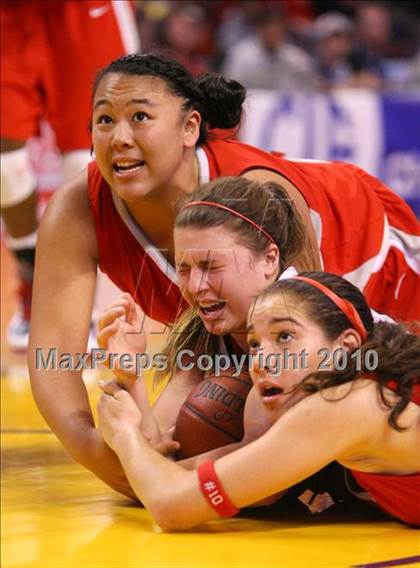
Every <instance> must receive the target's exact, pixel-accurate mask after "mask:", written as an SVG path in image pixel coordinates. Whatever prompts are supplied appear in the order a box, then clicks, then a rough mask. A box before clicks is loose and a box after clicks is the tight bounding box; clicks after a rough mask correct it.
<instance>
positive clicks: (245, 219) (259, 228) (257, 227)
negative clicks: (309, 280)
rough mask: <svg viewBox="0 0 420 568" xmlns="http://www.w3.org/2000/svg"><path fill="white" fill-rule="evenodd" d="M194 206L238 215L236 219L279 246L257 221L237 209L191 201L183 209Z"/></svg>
mask: <svg viewBox="0 0 420 568" xmlns="http://www.w3.org/2000/svg"><path fill="white" fill-rule="evenodd" d="M193 205H208V206H209V207H217V209H223V210H224V211H229V213H232V215H236V217H239V218H240V219H242V220H243V221H246V222H247V223H249V224H250V225H252V226H253V227H255V228H256V229H257V230H258V231H260V232H261V233H262V234H263V235H265V236H266V237H267V239H268V240H269V241H271V242H272V243H273V244H275V245H276V246H277V243H276V242H275V240H274V239H273V237H272V236H271V235H269V234H268V233H267V231H265V230H264V229H263V228H262V227H261V225H258V223H255V221H252V220H251V219H249V218H248V217H245V215H242V214H241V213H238V211H235V209H231V208H230V207H226V205H222V204H221V203H213V202H212V201H190V203H187V204H186V205H184V207H183V208H182V209H187V207H192V206H193Z"/></svg>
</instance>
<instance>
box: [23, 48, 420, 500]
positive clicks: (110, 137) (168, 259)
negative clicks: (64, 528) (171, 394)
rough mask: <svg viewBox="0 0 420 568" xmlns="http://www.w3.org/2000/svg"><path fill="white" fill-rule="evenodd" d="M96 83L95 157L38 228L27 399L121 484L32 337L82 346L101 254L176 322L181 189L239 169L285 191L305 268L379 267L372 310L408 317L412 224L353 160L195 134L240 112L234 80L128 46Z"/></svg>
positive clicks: (84, 410)
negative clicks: (301, 231)
mask: <svg viewBox="0 0 420 568" xmlns="http://www.w3.org/2000/svg"><path fill="white" fill-rule="evenodd" d="M94 91H95V94H94V100H93V116H92V139H93V147H94V151H95V154H96V162H94V163H93V164H91V165H90V166H89V169H88V172H84V173H83V174H81V175H80V176H79V177H78V178H76V179H75V180H73V181H72V182H71V183H69V184H68V185H66V186H65V187H63V188H62V190H61V191H60V192H58V193H57V195H55V196H54V198H53V200H52V201H51V203H50V205H49V207H48V210H47V212H46V215H45V217H44V219H43V223H42V226H41V229H40V242H39V246H38V249H37V271H36V279H35V290H34V307H33V318H32V321H31V355H30V359H29V365H30V370H31V380H32V385H33V391H34V395H35V398H36V401H37V403H38V406H39V408H40V410H41V412H42V413H43V414H44V416H45V418H46V419H47V421H48V422H49V424H50V425H51V427H52V429H53V430H54V431H55V432H56V434H57V435H58V436H59V438H60V439H61V440H62V442H63V443H64V445H65V446H66V447H67V449H68V450H69V451H70V453H71V454H72V455H73V456H74V457H75V458H76V459H77V460H78V461H80V462H81V463H83V464H85V465H86V466H87V467H89V468H90V469H92V470H93V471H94V472H96V473H97V475H99V476H100V477H102V478H103V479H105V480H107V481H108V483H110V484H111V485H113V486H114V487H116V488H119V489H120V490H122V491H125V492H127V493H129V492H130V491H129V489H128V486H127V485H126V482H125V481H124V478H123V476H122V470H121V469H120V468H119V464H118V460H117V459H116V457H115V455H114V454H112V453H111V452H110V451H109V449H108V448H107V446H106V445H105V444H104V443H103V440H102V439H101V437H100V435H99V434H98V432H97V431H96V430H95V428H94V422H93V418H92V414H91V410H90V407H89V402H88V398H87V393H86V390H85V388H84V385H83V382H82V381H81V380H80V371H79V372H78V371H74V380H69V374H68V372H65V373H64V372H63V371H60V370H57V371H56V372H55V373H51V372H50V374H49V375H47V376H46V374H45V372H42V370H40V369H37V368H36V356H35V350H36V349H37V348H40V349H44V350H45V349H47V350H48V349H49V348H50V347H51V346H54V347H57V349H58V351H59V352H71V353H78V352H81V351H83V350H84V349H85V345H86V340H87V335H88V328H89V322H90V312H91V307H92V297H93V291H94V287H95V279H96V269H97V266H98V265H99V266H100V267H101V268H102V269H103V270H104V271H105V272H106V273H107V274H108V276H109V277H110V278H111V279H112V280H114V282H116V283H117V285H119V286H120V287H121V288H122V289H123V290H124V291H128V292H130V293H131V294H132V295H133V296H134V297H135V299H136V301H137V302H139V304H140V305H141V306H142V308H143V310H144V311H145V312H146V313H147V314H148V315H151V316H152V317H153V318H155V319H158V320H159V321H162V322H164V323H168V322H172V321H174V319H175V317H176V315H177V313H178V308H179V307H180V308H181V309H182V308H183V307H184V306H183V304H181V305H180V304H179V302H181V294H180V292H179V289H178V286H177V283H176V277H175V270H174V267H173V264H174V263H173V258H174V250H173V235H172V232H173V226H174V220H175V216H176V213H177V209H178V207H179V205H178V204H179V200H180V199H181V198H182V197H184V196H185V195H186V194H188V193H190V192H192V191H193V189H194V188H195V187H196V186H197V185H198V184H199V182H200V181H205V180H206V179H207V177H208V176H210V177H217V176H220V175H228V174H231V175H242V176H244V177H246V178H250V179H255V180H257V181H259V182H263V183H264V182H265V181H274V182H276V183H278V184H279V185H280V186H281V187H283V188H284V189H285V191H286V192H287V194H288V197H289V199H290V200H291V201H292V202H293V204H294V207H295V208H296V210H297V211H298V212H299V214H300V216H301V217H302V219H303V222H304V224H305V227H306V231H307V233H308V241H307V246H306V248H305V250H304V251H303V256H306V257H310V258H311V259H312V260H313V262H314V265H313V267H314V268H321V267H323V268H325V269H326V270H333V271H336V272H338V273H339V274H346V275H347V277H349V278H351V277H352V275H353V276H354V280H355V282H356V283H357V284H358V285H359V286H360V287H361V288H363V287H368V286H370V285H371V280H372V278H373V276H372V275H375V274H376V273H377V272H382V273H381V274H380V279H379V284H380V286H377V289H378V290H380V292H381V296H380V298H373V300H374V302H376V304H375V303H374V307H376V308H379V309H381V308H382V306H389V309H388V312H389V313H391V315H392V314H394V315H398V314H400V315H401V316H402V317H403V318H410V317H411V314H412V313H413V309H414V308H413V307H412V298H414V294H413V292H412V291H413V289H414V287H415V285H416V282H417V280H416V279H418V274H417V273H418V267H417V265H416V261H415V254H414V253H415V250H416V247H418V241H419V236H418V234H419V230H418V225H417V222H416V220H415V218H414V215H413V214H412V212H411V211H410V209H409V208H408V207H407V206H406V205H405V204H404V202H403V201H402V200H401V199H399V198H398V197H397V196H396V195H395V194H393V193H392V192H391V191H390V190H389V189H387V188H386V187H385V186H383V185H382V184H381V183H380V182H379V181H378V180H376V179H374V178H371V177H370V176H368V175H367V174H365V173H364V172H361V171H360V170H358V169H357V168H355V167H354V166H348V165H347V166H346V165H341V164H332V163H331V164H307V163H305V164H299V163H295V162H290V161H288V160H285V159H282V158H280V157H279V156H274V155H272V154H269V153H266V152H262V151H260V150H257V149H255V148H251V147H249V146H246V145H243V144H240V143H238V142H229V141H223V140H220V139H219V140H215V141H210V142H208V143H206V139H207V138H208V129H209V128H212V129H217V128H225V129H227V128H233V127H236V126H237V125H238V124H239V122H240V118H241V110H242V103H243V101H244V99H245V90H244V89H243V88H242V86H241V85H239V84H238V83H237V82H235V81H229V80H226V79H224V78H222V77H214V76H204V77H203V78H201V79H199V80H198V81H195V80H193V78H192V77H191V76H190V75H189V74H188V73H187V71H186V70H185V69H184V68H183V67H182V66H180V65H179V64H177V63H176V62H173V61H171V60H168V59H165V58H163V57H156V56H153V55H135V56H128V57H126V58H122V59H120V60H117V61H115V62H113V63H112V64H111V65H110V66H108V67H107V68H106V69H105V70H104V71H103V72H102V73H101V74H100V75H99V76H98V79H97V81H96V85H95V90H94ZM197 147H198V148H197ZM206 165H208V171H206ZM340 187H343V188H344V191H343V192H341V191H339V188H340ZM111 188H112V189H111ZM311 188H312V189H311ZM311 191H313V195H311V197H310V198H308V195H310V194H311ZM355 203H357V207H355V205H354V204H355ZM391 228H395V230H394V229H392V230H391ZM391 236H392V238H391ZM371 242H372V243H373V245H372V244H371ZM394 242H395V243H396V244H395V246H394V244H393V243H394ZM353 249H354V250H355V251H356V254H353V252H352V251H353ZM375 286H376V285H375ZM381 287H382V289H381ZM407 296H409V297H410V302H407V300H406V297H407ZM383 311H384V310H383ZM53 375H54V376H53ZM50 377H51V378H53V379H54V380H49V379H50Z"/></svg>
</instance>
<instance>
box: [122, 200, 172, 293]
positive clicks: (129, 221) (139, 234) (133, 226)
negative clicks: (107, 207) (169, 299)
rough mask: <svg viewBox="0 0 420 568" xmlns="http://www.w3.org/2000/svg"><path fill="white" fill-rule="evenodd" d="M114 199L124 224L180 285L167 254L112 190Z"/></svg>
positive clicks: (168, 275) (158, 264) (162, 269)
mask: <svg viewBox="0 0 420 568" xmlns="http://www.w3.org/2000/svg"><path fill="white" fill-rule="evenodd" d="M111 195H112V199H113V201H114V205H115V208H116V210H117V211H118V213H119V215H120V217H121V219H122V220H123V221H124V224H125V225H126V227H127V228H128V230H129V231H130V233H131V234H132V235H133V237H134V238H135V239H136V241H137V242H138V243H139V244H140V246H141V247H142V248H143V250H144V252H145V253H146V254H147V255H148V256H149V257H150V258H151V259H152V260H153V262H154V263H155V264H156V265H157V267H158V268H159V270H160V271H161V272H162V273H163V274H164V275H165V276H166V277H167V278H169V280H171V281H172V282H173V283H174V284H176V285H178V280H177V276H176V270H175V268H174V267H173V266H172V264H170V263H169V262H168V261H167V259H166V258H165V256H164V255H163V254H162V252H161V251H160V249H158V248H157V247H156V246H155V245H154V244H153V243H152V242H151V241H149V239H148V238H147V236H146V234H145V233H144V231H143V230H142V229H141V227H139V226H138V225H137V223H136V222H135V221H134V219H133V218H132V217H131V215H130V213H129V212H128V210H127V209H126V207H125V205H124V203H123V201H122V200H121V199H120V198H119V197H118V195H117V194H116V193H115V192H114V191H112V190H111Z"/></svg>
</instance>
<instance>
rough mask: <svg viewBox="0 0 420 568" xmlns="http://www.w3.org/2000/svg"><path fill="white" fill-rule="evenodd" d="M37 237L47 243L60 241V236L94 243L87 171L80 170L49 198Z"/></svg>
mask: <svg viewBox="0 0 420 568" xmlns="http://www.w3.org/2000/svg"><path fill="white" fill-rule="evenodd" d="M40 236H41V237H43V238H46V239H47V242H57V243H61V245H62V244H63V240H62V238H63V237H65V238H66V240H68V237H71V240H72V241H73V242H76V241H80V242H81V243H82V242H84V243H85V246H86V248H89V247H93V246H94V243H96V237H95V227H94V221H93V217H92V212H91V207H90V203H89V198H88V193H87V171H86V170H83V171H82V172H80V173H79V174H77V175H76V176H75V177H74V178H72V179H71V180H69V181H68V182H67V183H65V184H64V185H63V186H62V187H61V188H59V189H58V190H57V191H56V192H55V193H54V195H53V196H52V198H51V199H50V201H49V203H48V206H47V209H46V211H45V214H44V215H43V217H42V221H41V225H40Z"/></svg>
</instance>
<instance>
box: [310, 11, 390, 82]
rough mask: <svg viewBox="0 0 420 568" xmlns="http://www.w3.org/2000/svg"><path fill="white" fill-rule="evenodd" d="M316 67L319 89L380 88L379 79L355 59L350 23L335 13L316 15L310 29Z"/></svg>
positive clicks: (352, 32)
mask: <svg viewBox="0 0 420 568" xmlns="http://www.w3.org/2000/svg"><path fill="white" fill-rule="evenodd" d="M313 34H314V38H315V52H316V58H317V67H318V73H319V79H320V87H321V88H322V89H330V88H334V87H362V88H375V89H377V88H381V87H382V76H381V73H380V72H379V71H378V70H377V69H371V68H370V67H369V66H368V64H367V62H366V61H363V58H361V57H360V56H359V54H358V53H357V51H356V50H355V45H354V25H353V22H352V21H351V20H350V19H349V18H347V16H344V14H340V13H339V12H327V13H325V14H322V15H321V16H319V17H318V18H317V19H316V21H315V23H314V26H313Z"/></svg>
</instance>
